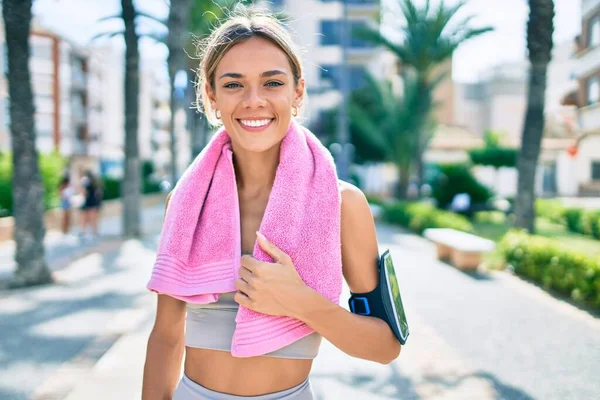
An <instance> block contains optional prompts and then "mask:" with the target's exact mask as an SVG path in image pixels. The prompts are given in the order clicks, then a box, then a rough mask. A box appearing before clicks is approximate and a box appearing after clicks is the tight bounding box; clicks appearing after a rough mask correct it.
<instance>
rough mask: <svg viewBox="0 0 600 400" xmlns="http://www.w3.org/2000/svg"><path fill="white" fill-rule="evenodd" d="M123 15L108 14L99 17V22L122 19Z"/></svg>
mask: <svg viewBox="0 0 600 400" xmlns="http://www.w3.org/2000/svg"><path fill="white" fill-rule="evenodd" d="M122 17H123V16H122V15H121V13H118V14H115V15H109V16H106V17H102V18H100V19H98V21H97V22H104V21H110V20H111V19H118V20H121V18H122Z"/></svg>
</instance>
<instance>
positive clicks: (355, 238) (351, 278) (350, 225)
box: [338, 181, 378, 293]
mask: <svg viewBox="0 0 600 400" xmlns="http://www.w3.org/2000/svg"><path fill="white" fill-rule="evenodd" d="M338 187H339V189H340V194H341V197H342V210H341V214H342V215H341V220H342V221H341V225H342V226H341V239H342V265H343V271H344V278H345V279H346V282H347V283H348V286H349V287H350V289H351V290H352V291H353V292H354V293H364V292H369V291H371V290H373V289H374V288H375V286H377V258H378V246H377V233H376V230H375V221H374V220H373V214H372V213H371V209H370V207H369V202H368V201H367V198H366V197H365V195H364V193H363V192H362V190H360V189H359V188H357V187H356V186H354V185H352V184H350V183H348V182H343V181H339V182H338Z"/></svg>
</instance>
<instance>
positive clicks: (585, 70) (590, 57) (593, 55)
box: [573, 46, 600, 78]
mask: <svg viewBox="0 0 600 400" xmlns="http://www.w3.org/2000/svg"><path fill="white" fill-rule="evenodd" d="M598 70H600V46H595V47H589V48H587V49H585V50H583V51H582V52H580V53H578V54H577V61H575V65H574V67H573V74H574V75H575V76H576V77H577V78H583V77H585V76H587V75H590V73H592V72H595V71H598Z"/></svg>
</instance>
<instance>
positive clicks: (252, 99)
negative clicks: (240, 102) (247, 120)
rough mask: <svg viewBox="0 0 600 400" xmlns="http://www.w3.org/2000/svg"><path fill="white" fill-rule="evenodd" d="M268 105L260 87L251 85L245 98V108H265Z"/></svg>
mask: <svg viewBox="0 0 600 400" xmlns="http://www.w3.org/2000/svg"><path fill="white" fill-rule="evenodd" d="M266 103H267V101H266V100H265V98H264V97H263V94H262V93H261V87H260V86H255V85H251V86H249V87H248V90H246V94H245V97H244V106H246V107H247V108H260V107H264V106H265V105H266Z"/></svg>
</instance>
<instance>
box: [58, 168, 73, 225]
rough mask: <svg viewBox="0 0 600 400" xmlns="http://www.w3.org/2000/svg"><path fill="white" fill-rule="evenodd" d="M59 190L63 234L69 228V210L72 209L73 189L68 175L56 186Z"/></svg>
mask: <svg viewBox="0 0 600 400" xmlns="http://www.w3.org/2000/svg"><path fill="white" fill-rule="evenodd" d="M58 190H59V192H60V208H61V209H62V214H63V218H62V224H61V225H62V232H63V234H65V235H66V234H67V233H69V231H70V230H71V210H72V204H71V202H72V199H73V195H74V194H75V191H74V190H73V187H71V179H70V178H69V176H68V175H65V176H64V177H63V178H62V180H61V182H60V185H59V186H58Z"/></svg>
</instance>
